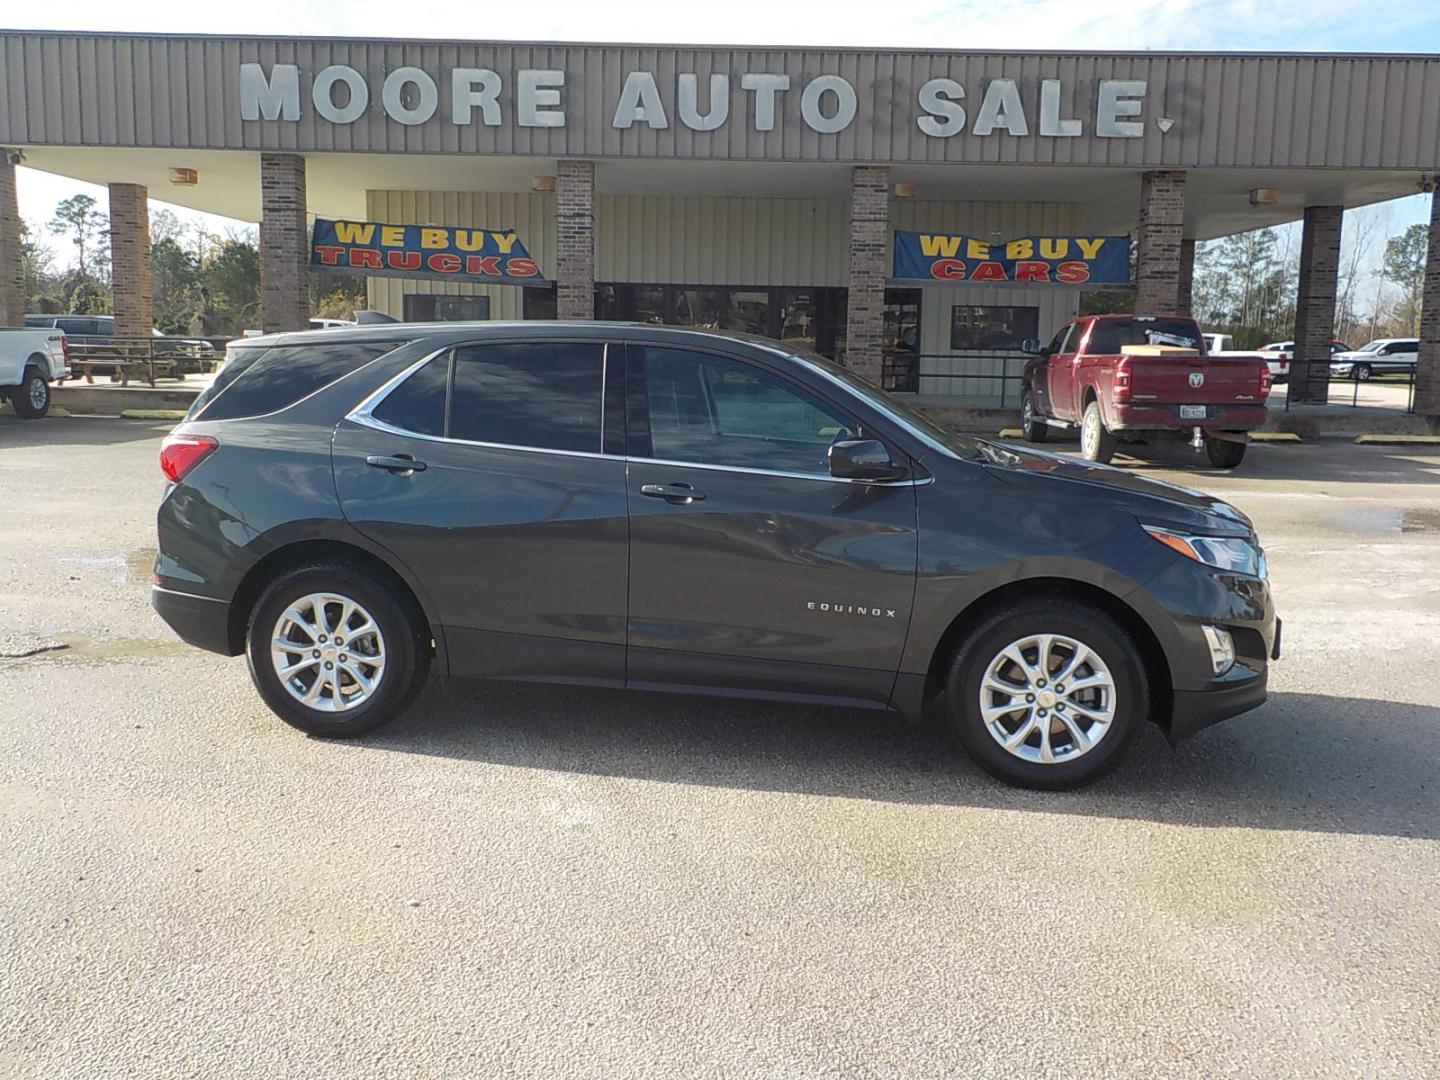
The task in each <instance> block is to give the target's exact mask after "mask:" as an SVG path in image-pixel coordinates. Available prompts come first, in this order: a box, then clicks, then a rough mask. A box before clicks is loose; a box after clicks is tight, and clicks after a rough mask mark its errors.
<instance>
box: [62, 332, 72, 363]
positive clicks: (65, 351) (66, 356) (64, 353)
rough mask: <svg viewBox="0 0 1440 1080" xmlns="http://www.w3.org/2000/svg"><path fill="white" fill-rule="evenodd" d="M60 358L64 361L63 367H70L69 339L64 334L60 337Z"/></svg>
mask: <svg viewBox="0 0 1440 1080" xmlns="http://www.w3.org/2000/svg"><path fill="white" fill-rule="evenodd" d="M60 356H61V358H62V359H64V361H65V366H66V367H69V366H70V339H69V338H68V337H66V336H65V335H64V334H61V335H60Z"/></svg>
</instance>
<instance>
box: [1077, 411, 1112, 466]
mask: <svg viewBox="0 0 1440 1080" xmlns="http://www.w3.org/2000/svg"><path fill="white" fill-rule="evenodd" d="M1115 442H1116V440H1115V433H1114V432H1113V431H1110V430H1109V429H1108V428H1106V426H1105V420H1104V418H1103V417H1102V416H1101V415H1100V402H1098V401H1095V400H1093V399H1092V400H1091V401H1090V403H1089V404H1087V405H1086V406H1085V414H1084V415H1083V416H1082V417H1081V418H1080V453H1081V455H1082V456H1083V457H1084V458H1085V460H1086V461H1093V462H1096V463H1097V464H1100V465H1109V464H1110V459H1111V458H1113V457H1114V456H1115Z"/></svg>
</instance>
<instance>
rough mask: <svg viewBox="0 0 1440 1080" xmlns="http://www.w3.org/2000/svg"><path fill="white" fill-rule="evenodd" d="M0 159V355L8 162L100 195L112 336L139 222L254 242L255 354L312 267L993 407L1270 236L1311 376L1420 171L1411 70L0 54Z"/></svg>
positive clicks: (404, 53) (406, 44)
mask: <svg viewBox="0 0 1440 1080" xmlns="http://www.w3.org/2000/svg"><path fill="white" fill-rule="evenodd" d="M0 148H4V149H3V156H0V325H4V324H15V323H17V322H18V321H19V320H20V317H21V315H22V314H23V304H24V296H23V291H22V288H21V275H20V250H19V217H18V212H17V208H16V190H15V166H16V164H24V165H26V166H29V167H33V168H36V169H41V170H45V171H48V172H52V173H57V174H60V175H63V176H67V177H73V178H76V179H80V180H85V181H90V182H93V183H98V184H104V185H108V188H109V207H108V209H109V214H110V222H111V234H112V252H113V269H112V274H113V284H114V297H115V312H116V323H117V328H118V329H119V330H120V331H121V332H125V333H135V334H145V333H148V332H149V330H150V327H151V269H150V254H149V229H148V214H149V211H148V201H147V200H148V199H149V198H155V199H158V200H163V201H165V202H169V203H176V204H180V205H183V206H188V207H193V208H195V209H198V210H205V211H209V212H212V213H216V214H223V215H228V216H230V217H234V218H240V219H244V220H250V221H257V222H259V225H260V254H261V266H262V292H263V298H262V299H263V313H262V314H260V315H258V316H257V324H262V325H263V326H264V328H265V329H267V330H285V329H296V328H303V327H304V326H305V325H306V321H307V317H308V315H309V311H308V309H307V289H306V276H307V273H308V272H309V267H310V266H311V265H312V264H314V265H322V266H327V267H330V268H333V269H338V270H350V271H354V272H356V273H363V274H365V275H366V279H367V290H368V303H369V306H370V307H372V308H374V309H376V310H379V311H382V312H386V313H388V314H390V315H393V316H395V317H397V318H404V319H411V320H419V319H535V318H556V317H559V318H581V319H588V318H616V319H638V320H643V321H650V322H665V323H678V324H688V325H698V326H718V327H724V328H730V329H736V330H746V331H753V332H758V333H762V334H767V335H769V336H772V337H777V338H781V339H784V340H788V341H791V342H793V343H795V344H796V345H803V346H806V347H809V348H813V349H817V350H818V351H820V352H823V353H826V354H828V355H831V356H835V357H838V358H840V359H842V360H843V361H844V362H845V363H847V364H848V365H850V366H851V367H853V368H855V369H857V370H858V371H860V372H862V373H864V374H867V375H869V376H870V377H872V378H874V379H876V380H877V381H883V384H884V385H886V386H887V388H890V389H892V390H894V391H896V392H904V393H916V394H919V395H922V396H923V397H924V398H926V399H928V400H932V401H935V402H937V403H944V402H955V403H962V402H963V403H989V404H997V403H1014V401H1015V399H1016V398H1015V395H1016V389H1015V385H1016V384H1015V383H1014V382H1013V379H1007V378H1006V377H1005V376H1011V377H1013V376H1014V375H1015V374H1017V373H1018V371H1019V369H1020V366H1021V365H1022V363H1023V359H1022V357H1021V354H1020V351H1019V348H1018V345H1019V342H1020V340H1021V339H1023V338H1027V337H1038V338H1041V339H1046V338H1048V337H1049V336H1050V335H1052V334H1053V333H1054V331H1055V330H1056V329H1057V328H1058V327H1059V326H1061V325H1062V324H1063V323H1064V321H1065V320H1066V319H1067V318H1069V317H1070V316H1072V315H1073V314H1075V312H1076V311H1077V309H1078V305H1079V303H1080V296H1081V293H1082V291H1084V290H1086V289H1095V288H1108V289H1131V290H1133V299H1132V300H1130V301H1129V303H1130V304H1132V305H1133V310H1135V311H1137V312H1147V313H1154V314H1176V313H1187V312H1188V310H1189V305H1190V281H1191V274H1192V268H1193V262H1194V253H1195V244H1196V242H1197V241H1200V240H1206V239H1211V238H1214V237H1219V236H1224V235H1228V234H1231V233H1236V232H1240V231H1243V230H1247V229H1253V228H1258V227H1262V226H1269V225H1277V224H1281V223H1284V222H1290V221H1296V220H1302V221H1303V241H1302V245H1301V253H1300V277H1299V297H1298V313H1297V319H1296V330H1295V338H1296V341H1297V343H1298V353H1299V359H1301V360H1304V359H1306V358H1313V359H1315V360H1321V359H1324V358H1326V357H1328V355H1329V354H1328V342H1329V339H1330V336H1331V324H1332V322H1333V317H1334V307H1335V295H1336V279H1337V271H1338V263H1339V244H1340V235H1341V214H1342V211H1343V210H1345V209H1349V208H1354V207H1359V206H1364V205H1367V204H1370V203H1375V202H1378V201H1381V200H1386V199H1393V198H1397V197H1400V196H1405V195H1412V194H1415V193H1416V192H1419V191H1428V190H1432V189H1433V187H1434V183H1435V179H1436V175H1437V173H1440V57H1437V56H1402V55H1355V54H1351V55H1341V56H1328V55H1314V54H1303V55H1301V54H1290V55H1273V54H1268V55H1259V54H1218V53H1034V52H1010V53H1000V52H963V51H877V50H865V49H841V50H833V49H806V48H748V47H710V46H705V47H700V46H684V45H664V46H655V45H578V44H553V43H523V44H522V43H513V42H463V41H429V40H424V41H420V40H417V41H406V40H352V39H318V38H260V37H192V36H169V35H129V34H75V33H46V32H3V33H0ZM1432 202H1435V203H1436V204H1437V205H1440V200H1432ZM1435 214H1436V212H1435V211H1434V210H1432V213H1431V233H1430V236H1431V239H1430V256H1431V257H1430V261H1429V268H1428V272H1427V278H1426V283H1425V305H1424V312H1425V314H1424V317H1423V320H1424V321H1423V326H1422V331H1421V336H1422V347H1421V361H1420V376H1419V379H1420V386H1419V389H1418V391H1417V408H1418V409H1419V410H1420V411H1422V412H1425V413H1428V414H1431V415H1436V414H1440V224H1437V219H1436V216H1435ZM1132 244H1133V257H1132V254H1131V252H1132ZM1117 246H1118V247H1119V249H1120V250H1121V255H1120V257H1119V258H1118V260H1117V257H1116V254H1115V253H1116V250H1117ZM1314 374H1315V378H1314V379H1313V380H1306V379H1304V378H1296V379H1295V380H1293V382H1292V386H1291V389H1290V393H1291V396H1292V399H1295V400H1300V401H1304V400H1313V399H1315V398H1317V397H1319V398H1320V399H1322V400H1323V394H1324V389H1323V381H1324V379H1325V378H1326V377H1327V376H1328V369H1327V368H1326V367H1325V365H1323V364H1320V365H1316V367H1315V369H1314Z"/></svg>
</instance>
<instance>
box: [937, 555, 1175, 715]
mask: <svg viewBox="0 0 1440 1080" xmlns="http://www.w3.org/2000/svg"><path fill="white" fill-rule="evenodd" d="M1041 597H1043V598H1045V599H1048V600H1060V601H1065V600H1070V601H1076V602H1079V603H1084V604H1088V605H1089V606H1091V607H1094V608H1099V609H1100V610H1101V611H1103V612H1104V613H1105V614H1107V615H1109V616H1110V617H1111V618H1112V619H1114V620H1115V621H1116V622H1117V623H1119V624H1120V626H1121V627H1122V628H1123V629H1124V630H1125V632H1126V633H1127V634H1129V635H1130V639H1131V640H1132V641H1133V642H1135V647H1136V649H1137V650H1138V651H1139V653H1140V660H1141V662H1142V663H1143V664H1144V665H1145V676H1146V679H1147V681H1148V682H1149V684H1150V716H1151V718H1152V719H1154V720H1155V721H1156V722H1157V723H1159V724H1160V725H1161V726H1162V727H1165V726H1168V724H1169V723H1170V711H1171V708H1172V707H1173V705H1174V695H1173V692H1172V687H1171V683H1170V665H1169V663H1168V662H1167V661H1166V659H1165V651H1164V650H1163V649H1162V648H1161V647H1160V642H1159V640H1158V639H1157V638H1156V637H1155V634H1154V632H1153V631H1151V629H1150V627H1149V626H1147V625H1146V623H1145V620H1144V619H1142V618H1141V617H1140V615H1139V613H1138V612H1136V611H1135V609H1134V608H1132V607H1131V606H1130V605H1129V604H1127V603H1125V601H1124V600H1121V599H1120V598H1119V597H1118V596H1116V595H1115V594H1114V593H1110V592H1106V591H1105V590H1104V589H1102V588H1100V587H1099V586H1097V585H1089V584H1086V583H1085V582H1083V581H1073V580H1070V579H1068V578H1027V579H1026V580H1024V581H1014V582H1011V583H1010V584H1008V585H1001V586H1000V587H999V588H997V589H992V590H991V591H990V592H988V593H986V594H985V595H984V596H981V597H978V598H976V599H975V600H973V601H971V602H970V604H969V605H968V606H967V607H966V608H965V609H964V610H963V611H961V612H960V613H959V614H958V615H956V616H955V618H954V619H953V620H952V621H951V623H950V625H949V626H948V627H946V629H945V633H944V634H942V635H941V636H940V643H939V644H938V645H936V646H935V652H934V654H933V655H932V656H931V657H930V667H929V670H928V671H927V672H926V674H925V697H926V698H927V699H930V698H934V697H938V696H939V695H940V694H942V693H943V692H944V690H945V676H946V673H947V671H948V669H949V667H950V661H951V659H952V658H953V657H954V655H955V650H956V649H958V648H959V647H960V645H961V643H962V642H963V640H964V637H965V634H966V632H967V631H968V630H970V628H971V627H973V626H975V625H976V624H977V623H979V622H980V621H981V620H982V619H984V618H986V617H987V616H989V615H990V614H991V613H992V612H994V611H998V610H1000V609H1001V608H1004V607H1009V606H1011V605H1014V604H1018V603H1021V602H1024V601H1027V600H1035V599H1038V598H1041Z"/></svg>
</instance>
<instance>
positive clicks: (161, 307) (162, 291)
mask: <svg viewBox="0 0 1440 1080" xmlns="http://www.w3.org/2000/svg"><path fill="white" fill-rule="evenodd" d="M150 273H151V277H152V279H153V287H154V290H155V301H154V303H155V325H156V326H157V327H159V328H160V330H161V331H163V332H164V333H167V334H183V333H189V331H190V322H191V320H192V319H193V318H194V317H195V312H196V311H197V310H198V308H199V305H200V301H199V296H198V290H199V288H200V284H201V273H200V260H199V259H197V258H196V257H195V253H194V252H192V251H189V250H187V249H186V248H184V247H182V246H181V243H180V241H179V240H177V239H174V238H171V237H166V238H164V239H162V240H160V241H159V242H152V243H151V246H150Z"/></svg>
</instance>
